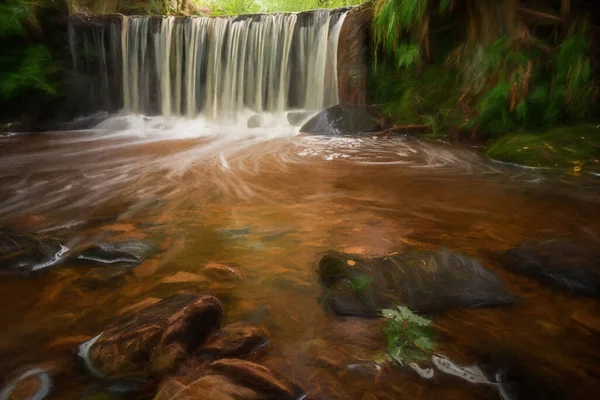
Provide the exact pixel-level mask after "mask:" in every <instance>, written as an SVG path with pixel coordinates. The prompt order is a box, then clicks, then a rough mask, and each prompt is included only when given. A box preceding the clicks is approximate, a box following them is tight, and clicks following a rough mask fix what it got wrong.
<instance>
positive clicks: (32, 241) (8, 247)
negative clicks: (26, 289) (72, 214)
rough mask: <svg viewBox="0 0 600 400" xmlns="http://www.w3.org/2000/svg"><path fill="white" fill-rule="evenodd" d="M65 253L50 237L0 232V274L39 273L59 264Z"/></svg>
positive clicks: (63, 247)
mask: <svg viewBox="0 0 600 400" xmlns="http://www.w3.org/2000/svg"><path fill="white" fill-rule="evenodd" d="M67 251H68V249H67V248H66V247H65V246H63V245H62V244H61V243H59V241H58V240H57V239H54V238H51V237H43V236H37V235H33V234H30V235H26V234H17V233H12V232H1V231H0V273H28V272H33V271H39V270H42V269H45V268H47V267H51V266H53V265H57V264H59V263H61V262H62V261H63V260H64V256H65V255H66V253H67Z"/></svg>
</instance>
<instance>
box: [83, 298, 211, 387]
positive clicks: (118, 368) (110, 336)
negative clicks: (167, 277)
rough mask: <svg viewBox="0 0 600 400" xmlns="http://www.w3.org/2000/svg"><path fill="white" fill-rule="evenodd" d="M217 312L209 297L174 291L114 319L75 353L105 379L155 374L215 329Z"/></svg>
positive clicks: (193, 350)
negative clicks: (178, 293)
mask: <svg viewBox="0 0 600 400" xmlns="http://www.w3.org/2000/svg"><path fill="white" fill-rule="evenodd" d="M222 313H223V306H222V305H221V303H220V302H219V300H218V299H217V298H215V297H213V296H199V297H197V296H193V295H185V294H180V295H175V296H172V297H169V298H166V299H164V300H161V301H159V302H158V303H156V304H153V305H151V306H149V307H147V308H145V309H143V310H141V311H139V312H136V313H133V314H129V315H126V316H124V317H123V318H121V319H118V320H117V321H115V322H114V323H113V324H112V325H110V326H109V327H108V328H107V329H106V330H105V331H104V332H102V333H101V334H100V335H99V336H97V337H95V338H94V339H92V340H91V341H90V342H86V343H85V344H83V345H82V346H81V347H80V356H81V357H83V358H84V361H85V362H86V365H87V366H88V368H89V369H90V371H91V372H92V373H94V374H95V375H99V376H102V377H105V378H111V379H116V378H135V377H140V376H156V375H161V374H163V373H164V372H166V371H169V370H170V369H172V368H173V367H174V366H175V365H176V363H177V362H178V361H180V360H182V359H183V358H185V357H186V356H187V355H189V354H193V353H194V352H195V351H196V350H197V349H198V347H199V346H200V345H202V344H203V343H204V342H205V341H206V339H207V338H208V337H209V336H210V335H211V334H212V333H213V332H214V331H216V330H217V329H218V328H219V325H220V321H221V316H222Z"/></svg>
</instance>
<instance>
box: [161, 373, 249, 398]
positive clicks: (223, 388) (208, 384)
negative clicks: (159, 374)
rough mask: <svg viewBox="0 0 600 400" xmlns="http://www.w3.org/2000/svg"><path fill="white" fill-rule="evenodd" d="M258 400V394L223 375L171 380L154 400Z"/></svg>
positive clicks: (164, 384) (166, 382) (167, 381)
mask: <svg viewBox="0 0 600 400" xmlns="http://www.w3.org/2000/svg"><path fill="white" fill-rule="evenodd" d="M192 399H207V400H256V399H259V396H258V394H257V393H256V392H255V391H253V390H252V389H249V388H247V387H244V386H240V385H238V384H236V383H234V382H232V381H231V380H229V379H228V378H226V377H224V376H222V375H206V376H203V377H200V378H197V379H195V380H193V381H192V382H189V379H185V378H169V379H167V380H165V381H164V382H163V383H162V384H161V385H160V388H159V390H158V393H157V395H156V396H155V397H154V400H192Z"/></svg>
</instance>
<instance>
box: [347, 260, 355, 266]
mask: <svg viewBox="0 0 600 400" xmlns="http://www.w3.org/2000/svg"><path fill="white" fill-rule="evenodd" d="M346 263H347V264H348V265H349V266H351V267H354V266H355V265H356V261H354V260H348V261H346Z"/></svg>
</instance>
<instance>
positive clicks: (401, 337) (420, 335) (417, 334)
mask: <svg viewBox="0 0 600 400" xmlns="http://www.w3.org/2000/svg"><path fill="white" fill-rule="evenodd" d="M382 314H383V316H384V317H385V318H386V321H385V324H384V326H383V333H384V334H385V336H386V339H387V351H388V354H389V355H390V357H391V358H392V359H393V360H394V361H396V362H398V363H399V364H400V365H402V366H404V365H405V364H408V363H410V362H419V361H428V360H430V359H431V355H432V352H433V351H434V350H435V348H436V342H435V339H434V334H433V331H432V329H431V328H430V327H429V325H430V324H431V320H429V319H427V318H423V317H421V316H420V315H417V314H415V313H413V312H412V311H411V310H409V309H408V308H406V307H403V306H398V307H396V308H395V309H384V310H382Z"/></svg>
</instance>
